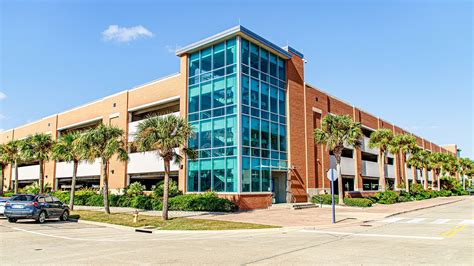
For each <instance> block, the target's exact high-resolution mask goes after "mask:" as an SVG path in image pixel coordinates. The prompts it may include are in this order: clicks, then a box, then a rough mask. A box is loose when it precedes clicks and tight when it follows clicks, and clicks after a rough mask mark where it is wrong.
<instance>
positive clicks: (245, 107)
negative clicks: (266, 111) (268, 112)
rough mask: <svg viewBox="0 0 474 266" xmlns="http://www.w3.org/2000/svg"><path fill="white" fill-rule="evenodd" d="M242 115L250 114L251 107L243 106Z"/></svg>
mask: <svg viewBox="0 0 474 266" xmlns="http://www.w3.org/2000/svg"><path fill="white" fill-rule="evenodd" d="M242 113H244V114H247V115H248V114H250V107H248V106H242Z"/></svg>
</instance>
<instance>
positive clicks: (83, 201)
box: [74, 188, 98, 206]
mask: <svg viewBox="0 0 474 266" xmlns="http://www.w3.org/2000/svg"><path fill="white" fill-rule="evenodd" d="M97 193H98V191H97V190H93V189H87V188H84V189H80V190H79V191H76V193H75V194H76V195H74V204H76V205H88V204H87V201H88V200H89V198H91V197H94V196H96V195H98V194H97ZM88 206H95V205H88Z"/></svg>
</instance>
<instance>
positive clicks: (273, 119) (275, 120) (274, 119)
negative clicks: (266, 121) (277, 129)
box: [270, 114, 279, 122]
mask: <svg viewBox="0 0 474 266" xmlns="http://www.w3.org/2000/svg"><path fill="white" fill-rule="evenodd" d="M270 120H272V122H278V120H279V118H278V115H276V114H271V119H270Z"/></svg>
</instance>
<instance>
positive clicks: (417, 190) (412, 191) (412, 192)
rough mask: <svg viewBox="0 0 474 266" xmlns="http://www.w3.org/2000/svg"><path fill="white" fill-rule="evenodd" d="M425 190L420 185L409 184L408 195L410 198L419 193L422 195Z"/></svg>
mask: <svg viewBox="0 0 474 266" xmlns="http://www.w3.org/2000/svg"><path fill="white" fill-rule="evenodd" d="M424 191H425V189H424V188H423V185H422V184H418V183H417V184H414V183H413V184H411V185H410V195H412V196H416V195H417V194H419V193H422V192H424Z"/></svg>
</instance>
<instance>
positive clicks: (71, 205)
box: [69, 161, 78, 211]
mask: <svg viewBox="0 0 474 266" xmlns="http://www.w3.org/2000/svg"><path fill="white" fill-rule="evenodd" d="M77 165H78V162H76V161H74V162H73V165H72V180H71V192H70V193H71V194H70V195H69V209H71V211H72V210H74V194H75V192H76V175H77Z"/></svg>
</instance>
